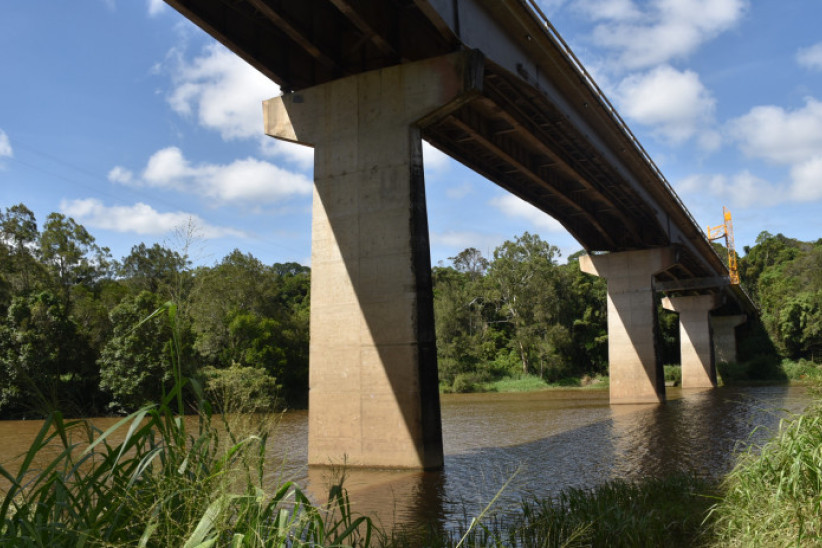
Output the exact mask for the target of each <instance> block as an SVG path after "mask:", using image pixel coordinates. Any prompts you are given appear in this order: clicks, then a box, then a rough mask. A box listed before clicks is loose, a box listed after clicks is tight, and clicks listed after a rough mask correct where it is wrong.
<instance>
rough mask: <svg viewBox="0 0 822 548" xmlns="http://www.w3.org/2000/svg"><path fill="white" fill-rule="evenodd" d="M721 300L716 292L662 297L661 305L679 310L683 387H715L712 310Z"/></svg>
mask: <svg viewBox="0 0 822 548" xmlns="http://www.w3.org/2000/svg"><path fill="white" fill-rule="evenodd" d="M719 304H721V303H720V302H719V296H718V295H696V296H689V297H665V298H664V299H663V300H662V305H663V306H664V307H665V308H666V309H668V310H672V311H674V312H678V313H679V347H680V356H681V357H680V361H681V363H682V388H713V387H716V363H715V362H714V344H713V333H712V330H711V322H710V315H711V310H713V309H714V308H716V307H717V306H719Z"/></svg>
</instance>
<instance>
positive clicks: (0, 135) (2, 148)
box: [0, 129, 14, 158]
mask: <svg viewBox="0 0 822 548" xmlns="http://www.w3.org/2000/svg"><path fill="white" fill-rule="evenodd" d="M3 156H5V157H6V158H11V157H12V156H14V151H13V150H12V148H11V141H9V136H8V135H6V132H5V131H3V130H2V129H0V157H3Z"/></svg>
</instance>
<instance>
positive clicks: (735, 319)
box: [711, 314, 748, 363]
mask: <svg viewBox="0 0 822 548" xmlns="http://www.w3.org/2000/svg"><path fill="white" fill-rule="evenodd" d="M747 319H748V317H747V316H746V315H745V314H737V315H735V316H711V326H712V327H713V330H714V351H715V353H716V354H715V357H716V361H717V362H726V363H734V362H736V360H737V357H736V328H737V327H738V326H740V325H742V324H743V323H745V322H746V321H747Z"/></svg>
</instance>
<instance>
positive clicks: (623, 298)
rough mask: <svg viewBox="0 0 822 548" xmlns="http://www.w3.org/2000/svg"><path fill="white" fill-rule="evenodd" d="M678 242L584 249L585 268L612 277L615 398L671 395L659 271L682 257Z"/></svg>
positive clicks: (615, 400)
mask: <svg viewBox="0 0 822 548" xmlns="http://www.w3.org/2000/svg"><path fill="white" fill-rule="evenodd" d="M675 255H676V254H675V252H674V249H673V248H670V247H665V248H656V249H646V250H637V251H624V252H620V253H608V254H605V255H583V256H582V257H580V261H579V266H580V269H581V270H582V271H583V272H585V273H588V274H594V275H597V276H600V277H603V278H605V279H606V280H607V282H608V363H609V376H610V385H611V387H610V390H611V403H659V402H662V401H665V378H664V375H663V371H662V361H661V359H660V353H659V348H658V336H657V334H658V331H659V329H658V321H657V312H656V301H655V299H654V288H653V277H654V275H655V274H657V273H659V272H662V271H663V270H667V269H669V268H671V267H672V266H673V265H674V264H675V263H676V257H675Z"/></svg>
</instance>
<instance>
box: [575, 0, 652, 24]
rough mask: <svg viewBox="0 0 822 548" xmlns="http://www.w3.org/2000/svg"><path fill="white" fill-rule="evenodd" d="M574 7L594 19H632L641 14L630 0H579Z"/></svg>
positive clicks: (637, 17)
mask: <svg viewBox="0 0 822 548" xmlns="http://www.w3.org/2000/svg"><path fill="white" fill-rule="evenodd" d="M574 8H576V9H577V10H578V11H580V12H582V13H583V14H585V15H587V16H588V17H589V18H590V19H592V20H594V21H601V20H607V19H610V20H612V21H633V20H637V19H639V18H640V16H641V12H640V10H639V8H637V6H636V4H634V3H633V2H632V1H631V0H580V1H579V2H577V3H576V4H574Z"/></svg>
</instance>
